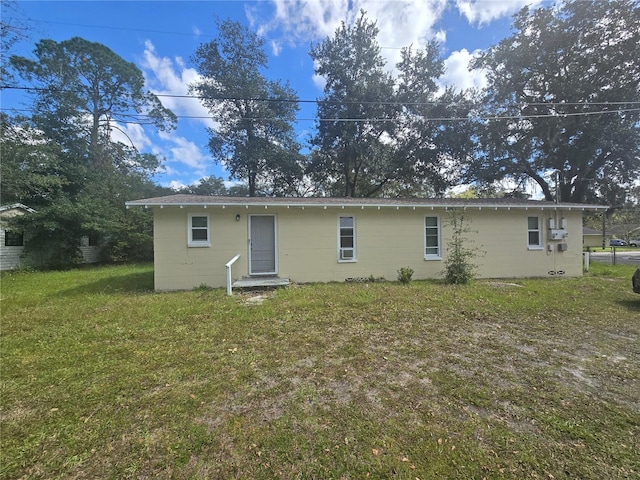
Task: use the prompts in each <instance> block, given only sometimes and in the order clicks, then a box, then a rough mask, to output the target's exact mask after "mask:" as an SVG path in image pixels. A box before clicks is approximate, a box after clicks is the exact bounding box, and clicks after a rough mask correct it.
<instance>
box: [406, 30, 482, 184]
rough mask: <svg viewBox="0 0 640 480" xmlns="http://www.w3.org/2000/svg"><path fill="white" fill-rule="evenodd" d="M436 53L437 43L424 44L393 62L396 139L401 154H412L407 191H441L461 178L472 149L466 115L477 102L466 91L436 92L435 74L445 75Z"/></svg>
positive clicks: (437, 88) (436, 75) (408, 50)
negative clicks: (397, 113)
mask: <svg viewBox="0 0 640 480" xmlns="http://www.w3.org/2000/svg"><path fill="white" fill-rule="evenodd" d="M438 52H439V45H438V44H437V43H436V42H429V43H427V45H426V46H425V48H424V49H412V48H404V49H402V52H401V54H402V58H401V61H400V62H399V63H398V65H397V68H398V71H399V78H398V91H397V102H398V103H399V104H401V105H402V107H401V108H402V110H401V117H400V121H399V122H398V128H397V129H396V134H395V138H394V144H395V146H396V149H397V153H396V155H397V156H398V157H399V158H401V159H410V162H405V168H407V169H408V171H407V178H408V179H409V182H408V190H409V191H411V190H413V191H415V190H416V188H422V189H426V190H427V193H428V194H430V195H438V196H440V195H442V194H444V192H445V190H446V189H447V188H448V187H450V186H452V185H454V184H456V183H457V182H458V181H459V179H460V174H461V172H462V170H463V165H464V163H465V160H466V159H467V158H468V157H469V156H470V155H471V152H472V151H473V149H474V148H475V144H474V142H473V141H472V139H473V131H472V126H471V125H470V124H469V122H468V121H467V120H466V118H467V116H468V115H469V112H470V110H471V108H472V107H474V106H475V104H474V99H473V98H472V97H471V94H470V92H456V91H455V90H454V89H453V88H451V87H448V88H446V89H445V90H444V92H441V91H440V88H439V87H438V84H437V79H438V78H439V77H440V76H442V75H443V74H444V61H443V60H442V59H441V58H440V56H439V53H438ZM460 119H462V120H460Z"/></svg>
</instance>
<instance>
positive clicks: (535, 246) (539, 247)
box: [527, 215, 544, 250]
mask: <svg viewBox="0 0 640 480" xmlns="http://www.w3.org/2000/svg"><path fill="white" fill-rule="evenodd" d="M529 218H537V219H538V228H537V229H536V230H531V229H530V228H529ZM529 232H538V243H537V244H533V243H529ZM543 249H544V247H543V241H542V220H541V218H540V217H539V216H536V215H527V250H543Z"/></svg>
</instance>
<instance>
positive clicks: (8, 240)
mask: <svg viewBox="0 0 640 480" xmlns="http://www.w3.org/2000/svg"><path fill="white" fill-rule="evenodd" d="M4 246H5V247H22V246H24V236H23V235H22V232H20V233H17V232H12V231H11V230H6V231H5V232H4Z"/></svg>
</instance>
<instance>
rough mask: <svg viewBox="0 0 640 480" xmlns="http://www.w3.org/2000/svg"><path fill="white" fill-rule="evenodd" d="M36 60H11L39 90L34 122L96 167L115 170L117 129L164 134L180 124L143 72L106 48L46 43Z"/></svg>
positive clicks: (78, 43)
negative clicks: (127, 126) (136, 127)
mask: <svg viewBox="0 0 640 480" xmlns="http://www.w3.org/2000/svg"><path fill="white" fill-rule="evenodd" d="M34 56H35V58H34V59H29V58H25V57H18V56H12V57H11V64H12V66H13V68H14V69H15V70H16V71H17V72H18V73H19V74H20V75H21V76H22V77H23V78H24V79H25V80H27V81H29V82H31V83H32V85H33V87H34V88H35V92H36V93H35V99H34V104H33V111H34V112H36V113H34V115H33V117H32V120H33V122H34V123H35V125H36V126H37V127H38V128H40V129H41V130H42V131H43V132H44V133H45V134H46V135H47V136H48V137H49V138H50V139H52V140H54V141H57V142H59V143H60V144H61V145H63V146H65V148H68V149H70V150H73V151H74V152H75V153H76V154H77V155H79V156H80V157H81V158H85V159H86V160H87V161H88V162H89V163H90V164H91V165H92V166H94V167H98V168H100V169H102V170H104V169H107V168H110V167H111V166H112V165H111V164H110V160H111V152H110V151H109V148H110V147H111V146H112V142H111V130H112V129H113V128H118V126H117V124H118V123H136V124H140V125H152V126H154V127H156V128H158V129H161V130H164V129H171V128H173V126H174V124H175V122H176V117H175V115H174V114H173V112H171V111H170V110H168V109H166V108H164V107H163V106H162V104H161V102H160V100H159V99H158V97H156V96H155V95H154V94H153V93H151V92H149V91H146V90H145V89H144V76H143V74H142V72H141V71H140V69H138V67H136V65H135V64H133V63H131V62H127V61H125V60H124V59H122V58H121V57H120V56H118V55H117V54H115V53H114V52H113V51H112V50H110V49H109V48H107V47H106V46H104V45H102V44H99V43H95V42H89V41H87V40H84V39H82V38H79V37H74V38H72V39H70V40H65V41H63V42H55V41H53V40H41V41H40V42H38V43H37V44H36V48H35V50H34Z"/></svg>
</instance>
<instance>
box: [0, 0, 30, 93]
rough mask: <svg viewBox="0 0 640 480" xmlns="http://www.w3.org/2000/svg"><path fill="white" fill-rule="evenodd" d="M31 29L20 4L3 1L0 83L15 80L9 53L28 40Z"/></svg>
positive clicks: (8, 0) (0, 21) (0, 34)
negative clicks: (19, 42)
mask: <svg viewBox="0 0 640 480" xmlns="http://www.w3.org/2000/svg"><path fill="white" fill-rule="evenodd" d="M28 30H29V28H28V26H27V23H26V22H25V20H24V15H23V14H22V12H21V11H20V8H19V6H18V3H17V2H16V1H14V0H3V2H2V15H0V43H1V44H2V49H1V50H0V82H2V83H5V84H6V83H9V82H10V81H12V80H13V75H12V72H11V71H10V69H9V57H8V55H7V54H8V52H10V51H11V49H12V47H13V46H14V45H15V44H16V43H17V42H18V41H20V40H23V39H25V38H27V32H28Z"/></svg>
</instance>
